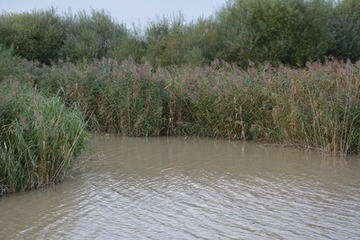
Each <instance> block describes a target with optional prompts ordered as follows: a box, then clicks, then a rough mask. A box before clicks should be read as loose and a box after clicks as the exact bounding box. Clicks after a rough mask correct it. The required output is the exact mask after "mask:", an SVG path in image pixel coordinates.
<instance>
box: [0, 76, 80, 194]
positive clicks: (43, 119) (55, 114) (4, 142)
mask: <svg viewBox="0 0 360 240" xmlns="http://www.w3.org/2000/svg"><path fill="white" fill-rule="evenodd" d="M84 127H85V124H84V122H83V120H82V118H81V115H80V114H79V113H78V112H77V111H74V110H73V111H69V110H68V109H66V108H65V106H64V105H63V103H62V102H61V101H60V99H59V98H56V97H51V98H47V97H44V96H43V95H42V94H41V93H39V92H38V91H36V90H33V89H30V88H28V87H23V86H21V85H19V82H13V81H8V82H6V83H2V84H1V88H0V195H2V194H4V193H9V192H15V191H24V190H29V189H34V188H39V187H43V186H45V185H49V184H53V183H56V182H59V181H61V180H62V179H63V178H64V176H65V174H66V172H67V171H68V170H69V168H70V166H71V165H72V163H73V160H74V157H76V156H78V155H79V154H80V152H81V150H82V149H83V147H84V139H85V137H86V132H85V131H84Z"/></svg>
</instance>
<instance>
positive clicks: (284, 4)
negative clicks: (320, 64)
mask: <svg viewBox="0 0 360 240" xmlns="http://www.w3.org/2000/svg"><path fill="white" fill-rule="evenodd" d="M331 6H332V5H331V4H330V3H329V2H327V1H325V0H313V1H305V0H234V1H230V2H228V4H227V5H226V6H225V7H224V8H223V9H222V10H221V11H220V12H219V13H218V19H219V25H218V28H219V30H218V31H219V35H220V36H221V40H220V44H221V48H220V51H219V55H218V56H219V57H220V58H222V59H225V60H226V61H230V62H236V63H238V64H239V65H240V66H248V63H249V61H252V62H254V63H263V62H266V61H269V62H271V63H278V62H281V63H284V64H291V65H293V66H295V65H297V64H298V63H300V64H302V65H303V64H305V63H306V62H307V61H311V60H317V59H323V58H324V56H325V53H326V51H327V50H328V45H329V41H330V40H331V39H330V34H329V23H328V19H329V18H330V16H331Z"/></svg>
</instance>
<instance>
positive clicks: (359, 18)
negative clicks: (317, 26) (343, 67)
mask: <svg viewBox="0 0 360 240" xmlns="http://www.w3.org/2000/svg"><path fill="white" fill-rule="evenodd" d="M332 33H333V34H334V38H335V43H334V46H333V47H332V48H331V49H330V51H329V52H330V54H332V55H333V56H334V57H336V58H338V59H343V60H348V59H350V60H351V61H357V60H359V59H360V1H358V0H342V1H341V2H340V3H338V4H337V5H336V7H335V15H334V17H333V18H332Z"/></svg>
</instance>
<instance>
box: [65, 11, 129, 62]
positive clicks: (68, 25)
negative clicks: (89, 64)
mask: <svg viewBox="0 0 360 240" xmlns="http://www.w3.org/2000/svg"><path fill="white" fill-rule="evenodd" d="M62 22H63V24H64V28H65V36H64V44H63V46H62V48H61V58H62V59H63V60H70V61H72V62H82V61H83V60H84V59H87V60H90V61H92V60H93V59H101V58H102V57H109V55H110V53H111V52H112V50H113V49H114V47H115V46H116V45H117V44H121V43H122V42H123V41H125V40H126V39H127V38H128V31H127V29H126V28H125V26H124V25H121V24H117V23H116V22H114V21H113V20H112V18H111V16H110V15H109V14H107V13H106V12H105V11H103V10H102V11H95V10H93V11H92V12H91V14H90V15H89V14H87V13H86V12H85V11H82V12H78V13H77V14H72V13H71V12H70V13H67V14H66V15H65V17H64V18H63V20H62Z"/></svg>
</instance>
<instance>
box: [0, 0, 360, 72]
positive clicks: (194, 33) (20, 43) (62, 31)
mask: <svg viewBox="0 0 360 240" xmlns="http://www.w3.org/2000/svg"><path fill="white" fill-rule="evenodd" d="M359 36H360V2H359V1H358V0H342V1H340V2H334V1H331V0H230V1H228V2H227V4H226V5H225V6H223V8H222V9H220V10H219V11H218V12H217V13H215V14H214V15H213V16H212V17H210V18H208V19H198V20H196V21H193V22H191V23H189V24H185V21H184V19H183V17H182V16H181V15H173V16H171V17H169V18H166V17H164V18H163V19H159V20H156V21H154V22H152V23H150V24H149V25H148V26H147V27H146V28H145V29H144V30H141V29H140V30H139V29H133V30H129V29H127V28H126V26H125V25H123V24H119V23H118V22H116V21H114V20H113V19H112V18H111V16H110V15H108V14H107V13H106V12H104V11H95V10H93V11H92V12H91V13H90V14H87V13H85V12H79V13H76V14H73V13H71V12H68V13H66V14H64V15H58V14H57V13H56V12H55V10H54V9H50V10H47V11H34V12H31V13H22V14H12V13H4V12H3V13H2V14H1V15H0V44H3V45H5V46H7V47H11V46H13V48H14V52H15V53H16V54H17V55H19V56H21V57H23V58H26V59H28V60H37V61H40V62H42V63H45V64H50V63H51V61H54V62H57V61H58V60H59V59H62V60H63V61H70V62H73V63H75V62H79V61H80V62H82V61H83V60H84V59H87V60H88V61H92V60H93V59H101V58H103V57H105V58H112V59H115V60H117V61H122V60H126V59H128V58H129V57H131V58H133V59H135V61H136V62H137V63H140V62H144V61H147V62H149V63H151V64H152V66H168V65H174V64H176V65H181V64H185V63H191V64H195V65H204V64H208V63H210V62H211V61H213V60H215V59H219V60H224V61H226V62H229V63H235V64H237V65H239V66H241V67H247V66H248V65H249V63H251V64H256V65H258V64H262V63H264V62H270V63H272V64H279V63H282V64H285V65H290V66H304V65H305V64H306V62H308V61H316V60H321V61H324V60H325V58H326V57H334V58H336V59H339V60H344V61H346V60H348V59H350V60H351V61H353V62H355V61H357V60H358V59H359V57H360V39H359V38H360V37H359Z"/></svg>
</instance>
